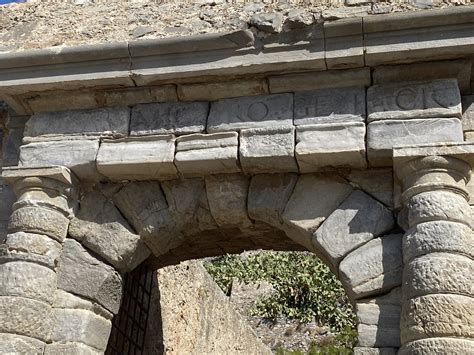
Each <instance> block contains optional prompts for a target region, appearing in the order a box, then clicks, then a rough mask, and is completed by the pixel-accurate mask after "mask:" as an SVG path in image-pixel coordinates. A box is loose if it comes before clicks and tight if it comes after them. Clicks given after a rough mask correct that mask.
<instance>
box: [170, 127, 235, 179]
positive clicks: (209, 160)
mask: <svg viewBox="0 0 474 355" xmlns="http://www.w3.org/2000/svg"><path fill="white" fill-rule="evenodd" d="M238 145H239V142H238V134H237V133H236V132H227V133H215V134H192V135H189V136H183V137H179V138H178V139H177V147H176V155H175V164H176V167H177V168H178V171H179V172H180V173H181V174H182V175H183V176H185V177H193V176H205V175H210V174H221V173H237V172H240V167H239V161H238Z"/></svg>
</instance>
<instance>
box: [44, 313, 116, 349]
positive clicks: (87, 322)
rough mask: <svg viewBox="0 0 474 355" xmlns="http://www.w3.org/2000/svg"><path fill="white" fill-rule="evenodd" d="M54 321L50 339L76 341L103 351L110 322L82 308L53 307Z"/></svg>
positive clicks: (62, 341)
mask: <svg viewBox="0 0 474 355" xmlns="http://www.w3.org/2000/svg"><path fill="white" fill-rule="evenodd" d="M54 317H55V320H56V321H55V323H54V326H53V330H52V332H51V340H52V341H53V342H58V343H67V342H78V343H84V344H86V345H88V346H91V347H93V348H95V349H97V350H99V351H104V350H105V348H106V347H107V342H108V340H109V335H110V330H111V328H112V323H111V322H110V320H107V319H105V318H103V317H101V316H98V315H96V314H94V313H92V312H90V311H86V310H83V309H54Z"/></svg>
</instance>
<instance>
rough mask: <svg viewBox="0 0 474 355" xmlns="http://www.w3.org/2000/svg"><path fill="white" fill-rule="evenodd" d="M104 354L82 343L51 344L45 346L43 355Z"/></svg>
mask: <svg viewBox="0 0 474 355" xmlns="http://www.w3.org/2000/svg"><path fill="white" fill-rule="evenodd" d="M103 353H104V352H103V351H99V350H96V349H94V348H91V347H89V346H87V345H85V344H82V343H65V344H62V343H52V344H46V348H45V351H44V355H64V354H74V355H102V354H103Z"/></svg>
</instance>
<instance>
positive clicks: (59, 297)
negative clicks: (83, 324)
mask: <svg viewBox="0 0 474 355" xmlns="http://www.w3.org/2000/svg"><path fill="white" fill-rule="evenodd" d="M53 308H70V309H84V310H86V311H91V312H93V313H95V314H97V315H99V316H101V317H104V318H105V319H109V320H112V319H113V317H114V315H113V313H111V312H109V311H108V310H107V309H105V308H104V307H102V306H101V305H100V304H98V303H97V302H92V301H90V300H88V299H86V298H84V297H81V296H77V295H73V294H72V293H69V292H66V291H63V290H60V289H57V290H56V292H55V296H54V302H53Z"/></svg>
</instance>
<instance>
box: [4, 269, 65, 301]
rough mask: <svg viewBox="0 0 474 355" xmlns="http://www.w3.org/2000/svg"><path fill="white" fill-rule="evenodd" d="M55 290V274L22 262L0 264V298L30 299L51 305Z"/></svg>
mask: <svg viewBox="0 0 474 355" xmlns="http://www.w3.org/2000/svg"><path fill="white" fill-rule="evenodd" d="M55 290H56V273H55V272H54V271H53V270H51V269H49V268H47V267H45V266H41V265H38V264H34V263H29V262H24V261H11V262H7V263H2V264H0V296H17V297H24V298H31V299H34V300H38V301H42V302H45V303H49V304H51V303H52V302H53V298H54V291H55Z"/></svg>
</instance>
